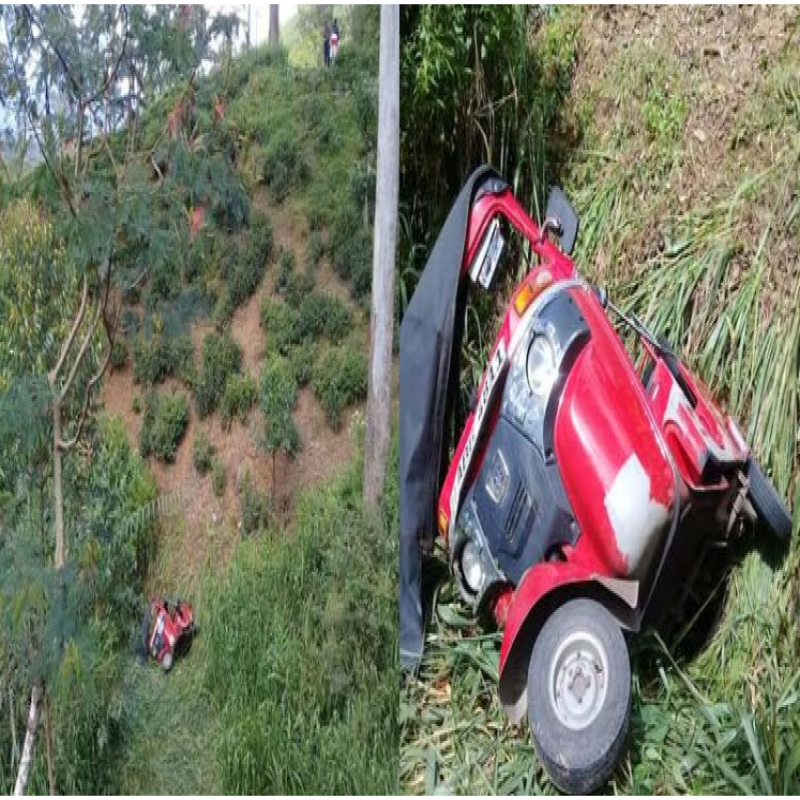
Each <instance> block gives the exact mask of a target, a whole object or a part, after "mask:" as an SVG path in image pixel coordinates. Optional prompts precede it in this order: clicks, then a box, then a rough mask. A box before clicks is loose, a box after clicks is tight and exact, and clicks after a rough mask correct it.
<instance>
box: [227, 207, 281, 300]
mask: <svg viewBox="0 0 800 800" xmlns="http://www.w3.org/2000/svg"><path fill="white" fill-rule="evenodd" d="M272 247H273V234H272V225H271V223H270V221H269V218H268V217H266V216H264V215H263V214H260V215H259V216H258V217H256V218H255V219H254V221H253V226H252V227H251V229H250V233H249V235H248V237H247V239H245V242H244V244H243V245H242V246H241V247H240V248H239V249H238V251H237V253H236V255H235V256H234V257H233V259H232V261H231V262H230V263H229V264H228V267H227V278H228V291H229V296H230V300H231V303H232V304H233V306H234V307H236V308H238V307H239V306H240V305H242V303H244V302H245V300H247V299H249V298H250V297H251V296H252V294H253V292H255V290H256V288H257V287H258V284H259V283H261V279H262V278H263V277H264V271H265V270H266V266H267V262H268V261H269V259H270V258H271V257H272Z"/></svg>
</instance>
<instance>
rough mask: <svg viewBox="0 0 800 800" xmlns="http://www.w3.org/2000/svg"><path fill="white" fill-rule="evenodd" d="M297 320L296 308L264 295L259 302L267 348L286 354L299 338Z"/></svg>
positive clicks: (298, 319) (298, 317)
mask: <svg viewBox="0 0 800 800" xmlns="http://www.w3.org/2000/svg"><path fill="white" fill-rule="evenodd" d="M299 321H300V314H299V312H298V311H297V310H296V309H294V308H292V307H291V306H290V305H288V304H287V303H280V302H277V301H276V300H271V299H270V298H268V297H265V298H264V300H263V301H262V303H261V328H262V329H263V331H264V338H265V340H266V348H267V350H268V351H270V352H278V353H280V354H281V355H287V353H288V352H289V348H290V347H291V346H292V345H293V344H295V343H296V342H297V341H298V339H299V334H298V324H299Z"/></svg>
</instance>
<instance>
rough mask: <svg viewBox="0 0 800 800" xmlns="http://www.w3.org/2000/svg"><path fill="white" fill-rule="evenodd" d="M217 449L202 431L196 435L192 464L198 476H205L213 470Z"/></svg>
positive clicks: (193, 443)
mask: <svg viewBox="0 0 800 800" xmlns="http://www.w3.org/2000/svg"><path fill="white" fill-rule="evenodd" d="M215 454H216V448H215V447H214V445H213V444H212V443H211V441H210V440H209V438H208V436H206V435H205V434H204V433H203V432H202V431H198V432H197V433H196V434H195V437H194V441H193V442H192V462H193V463H194V468H195V469H196V470H197V472H198V474H200V475H205V474H207V473H208V471H209V470H210V469H211V466H212V463H213V460H214V455H215Z"/></svg>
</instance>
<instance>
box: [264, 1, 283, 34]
mask: <svg viewBox="0 0 800 800" xmlns="http://www.w3.org/2000/svg"><path fill="white" fill-rule="evenodd" d="M279 10H280V7H279V6H278V5H277V3H270V4H269V38H268V39H267V41H268V42H269V43H270V44H278V41H279V40H280V38H281V21H280V14H279Z"/></svg>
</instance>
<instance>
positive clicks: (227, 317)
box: [214, 286, 236, 333]
mask: <svg viewBox="0 0 800 800" xmlns="http://www.w3.org/2000/svg"><path fill="white" fill-rule="evenodd" d="M235 310H236V309H235V307H234V305H233V301H232V300H231V293H230V292H229V291H228V287H227V286H226V287H224V288H223V289H222V291H221V292H220V294H219V297H218V298H217V304H216V305H215V306H214V326H215V327H216V329H217V331H219V332H220V333H221V332H222V331H224V330H226V329H227V327H228V326H229V325H230V324H231V320H232V319H233V313H234V311H235Z"/></svg>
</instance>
